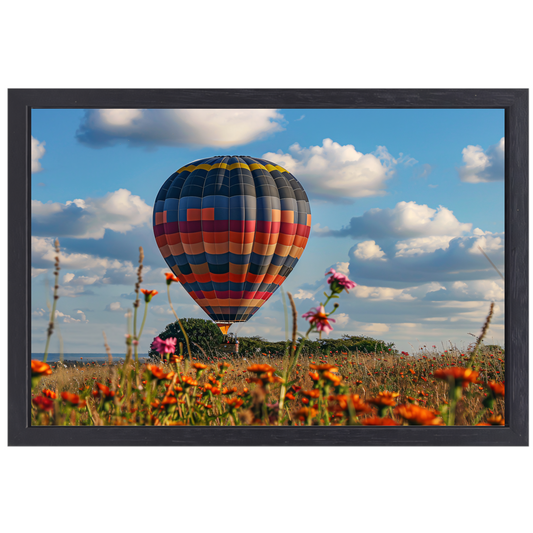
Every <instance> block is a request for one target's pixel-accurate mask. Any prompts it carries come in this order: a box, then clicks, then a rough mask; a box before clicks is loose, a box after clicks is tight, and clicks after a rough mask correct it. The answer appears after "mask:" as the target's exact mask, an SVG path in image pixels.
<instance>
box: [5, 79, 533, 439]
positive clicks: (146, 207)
mask: <svg viewBox="0 0 533 533" xmlns="http://www.w3.org/2000/svg"><path fill="white" fill-rule="evenodd" d="M527 116H528V91H527V90H517V89H508V90H507V89H503V90H471V89H469V90H245V89H241V90H222V89H219V90H214V89H213V90H155V89H154V90H66V89H62V90H38V89H28V90H23V89H13V90H10V91H9V392H8V395H9V444H10V445H72V446H77V445H103V446H110V445H139V446H140V445H203V446H207V445H253V446H258V445H328V446H331V445H522V446H523V445H527V444H528V358H527V346H528V322H527V320H528V308H527V304H528V300H527V289H528V270H527V267H528V263H527V252H528V240H527V235H528V228H527V219H528V203H527V193H528V155H527V145H528V123H527Z"/></svg>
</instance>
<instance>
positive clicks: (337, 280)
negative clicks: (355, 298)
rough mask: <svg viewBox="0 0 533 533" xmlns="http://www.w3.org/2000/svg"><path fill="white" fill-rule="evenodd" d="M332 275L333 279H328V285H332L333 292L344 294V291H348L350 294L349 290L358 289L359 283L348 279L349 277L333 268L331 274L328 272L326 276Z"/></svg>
mask: <svg viewBox="0 0 533 533" xmlns="http://www.w3.org/2000/svg"><path fill="white" fill-rule="evenodd" d="M330 274H331V278H329V279H328V283H329V284H330V285H331V290H332V291H333V292H342V291H343V289H346V292H349V291H348V289H353V288H354V287H357V283H355V281H352V280H350V279H348V277H347V276H345V275H344V274H341V273H340V272H337V271H336V270H335V269H334V268H332V269H331V270H330V271H329V272H326V274H325V275H326V276H329V275H330Z"/></svg>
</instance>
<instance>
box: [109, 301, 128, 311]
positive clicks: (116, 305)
mask: <svg viewBox="0 0 533 533" xmlns="http://www.w3.org/2000/svg"><path fill="white" fill-rule="evenodd" d="M105 310H106V311H113V312H117V311H125V309H123V308H122V307H121V306H120V302H112V303H110V304H107V305H106V308H105Z"/></svg>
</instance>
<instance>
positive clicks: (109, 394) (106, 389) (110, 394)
mask: <svg viewBox="0 0 533 533" xmlns="http://www.w3.org/2000/svg"><path fill="white" fill-rule="evenodd" d="M96 386H97V387H98V390H99V391H100V392H101V393H102V394H103V395H104V397H105V398H113V396H115V391H113V390H111V389H110V388H109V387H107V386H106V385H103V384H102V383H96Z"/></svg>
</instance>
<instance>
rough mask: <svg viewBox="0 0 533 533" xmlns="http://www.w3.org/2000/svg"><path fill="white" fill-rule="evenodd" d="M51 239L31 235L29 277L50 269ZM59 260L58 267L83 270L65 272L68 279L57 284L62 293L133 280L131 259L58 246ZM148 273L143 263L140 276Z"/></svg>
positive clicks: (135, 273)
mask: <svg viewBox="0 0 533 533" xmlns="http://www.w3.org/2000/svg"><path fill="white" fill-rule="evenodd" d="M53 241H54V239H52V238H51V237H36V236H33V235H32V238H31V251H32V276H34V277H36V276H37V275H39V274H41V273H42V272H45V271H46V270H47V269H48V268H53V264H54V261H55V256H56V253H55V249H54V244H53ZM59 260H60V265H61V268H64V269H66V270H80V271H85V272H86V274H85V273H84V274H78V275H76V276H74V277H70V276H69V275H68V274H67V279H68V281H66V282H65V283H61V284H60V291H61V294H62V295H63V296H76V295H78V294H79V293H81V292H84V291H86V289H85V287H86V286H88V285H103V284H114V285H133V284H134V283H135V282H136V279H137V267H136V266H134V265H133V263H132V262H131V261H119V260H118V259H110V258H108V257H99V256H97V255H91V254H85V253H69V252H68V250H65V249H61V252H60V253H59ZM151 273H152V269H151V268H150V267H149V266H145V267H144V270H143V275H144V277H145V278H147V277H149V276H150V275H151ZM69 274H71V273H69ZM161 278H162V276H159V279H161Z"/></svg>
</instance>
